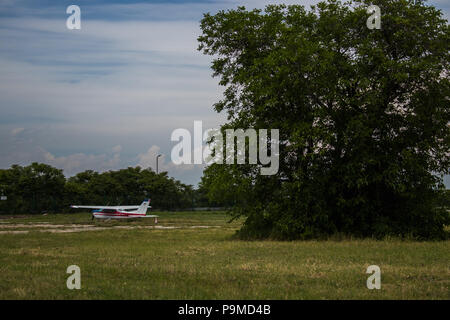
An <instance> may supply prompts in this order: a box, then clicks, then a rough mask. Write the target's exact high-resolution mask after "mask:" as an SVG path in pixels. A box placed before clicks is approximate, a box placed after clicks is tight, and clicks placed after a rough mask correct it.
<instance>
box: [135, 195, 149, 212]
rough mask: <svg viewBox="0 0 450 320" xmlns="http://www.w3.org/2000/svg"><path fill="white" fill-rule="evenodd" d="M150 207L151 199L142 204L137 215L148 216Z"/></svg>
mask: <svg viewBox="0 0 450 320" xmlns="http://www.w3.org/2000/svg"><path fill="white" fill-rule="evenodd" d="M149 205H150V199H145V200H144V202H142V204H141V205H140V207H139V208H138V210H137V213H139V214H147V209H148V206H149Z"/></svg>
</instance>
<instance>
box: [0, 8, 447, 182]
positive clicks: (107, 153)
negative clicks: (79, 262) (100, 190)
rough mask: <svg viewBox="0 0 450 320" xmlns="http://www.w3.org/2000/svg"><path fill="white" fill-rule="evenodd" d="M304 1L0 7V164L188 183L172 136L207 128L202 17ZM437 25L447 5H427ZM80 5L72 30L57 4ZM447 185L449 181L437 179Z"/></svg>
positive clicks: (197, 169) (216, 118)
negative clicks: (176, 161) (119, 172)
mask: <svg viewBox="0 0 450 320" xmlns="http://www.w3.org/2000/svg"><path fill="white" fill-rule="evenodd" d="M317 2H318V1H315V0H308V1H291V0H285V1H269V0H262V1H257V0H242V1H239V0H220V1H213V0H200V1H182V0H172V1H120V0H108V1H94V0H71V1H49V0H46V1H37V0H0V70H1V72H0V115H1V116H0V150H1V151H0V167H1V168H7V167H9V166H10V165H12V164H14V163H18V164H22V165H25V164H29V163H30V162H32V161H39V162H45V163H48V164H51V165H53V166H56V167H58V168H62V169H64V171H65V173H66V175H73V174H75V173H77V172H80V171H83V170H87V169H93V170H98V171H104V170H110V169H119V168H124V167H127V166H137V165H140V166H142V167H152V168H155V157H156V155H157V154H158V153H161V154H163V157H162V158H161V160H160V168H162V169H163V170H167V171H168V172H169V174H170V175H171V176H173V177H175V178H177V179H180V180H181V181H183V182H185V183H189V184H196V183H197V182H198V181H199V179H200V177H201V174H202V170H203V167H202V166H198V165H184V166H175V165H173V164H172V163H171V161H170V152H171V149H172V147H173V146H174V144H175V143H173V142H171V141H170V136H171V133H172V131H173V130H175V129H177V128H186V129H188V130H190V131H191V132H193V123H194V120H202V121H203V124H204V128H205V129H206V128H214V127H218V126H219V125H220V124H222V123H224V122H225V121H226V118H225V115H222V114H217V113H216V112H214V111H213V109H212V105H213V103H214V102H216V101H217V100H219V99H220V97H221V93H222V88H220V87H219V86H218V83H217V80H216V79H213V78H212V77H211V70H210V68H209V66H210V62H211V61H210V58H209V57H205V56H203V55H202V54H201V53H200V52H198V51H197V50H196V48H197V46H198V44H197V40H196V39H197V37H198V35H199V34H200V29H199V20H200V19H201V18H202V15H203V13H204V12H216V11H218V10H220V9H228V8H235V7H237V6H238V5H245V6H246V7H248V8H254V7H258V8H263V7H264V6H265V5H266V4H269V3H287V4H293V3H296V4H302V5H305V6H309V5H310V4H314V3H317ZM429 3H432V4H434V5H436V6H437V7H438V8H441V9H442V10H443V11H444V13H445V16H446V17H447V19H448V16H449V12H450V5H449V3H450V1H442V0H435V1H430V2H429ZM71 4H76V5H78V6H80V8H81V21H82V22H81V30H68V29H67V28H66V19H67V17H68V15H67V14H66V8H67V7H68V6H69V5H71ZM447 185H449V186H450V179H447Z"/></svg>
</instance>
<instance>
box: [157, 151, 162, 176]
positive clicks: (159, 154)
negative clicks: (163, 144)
mask: <svg viewBox="0 0 450 320" xmlns="http://www.w3.org/2000/svg"><path fill="white" fill-rule="evenodd" d="M159 157H161V155H160V154H158V155H157V156H156V174H158V173H159V168H158V160H159Z"/></svg>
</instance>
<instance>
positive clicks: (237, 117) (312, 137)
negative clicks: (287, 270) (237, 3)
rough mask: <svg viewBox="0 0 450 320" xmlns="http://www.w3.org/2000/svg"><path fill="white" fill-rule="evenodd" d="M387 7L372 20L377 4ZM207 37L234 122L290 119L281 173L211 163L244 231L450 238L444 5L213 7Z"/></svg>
mask: <svg viewBox="0 0 450 320" xmlns="http://www.w3.org/2000/svg"><path fill="white" fill-rule="evenodd" d="M371 4H374V5H378V6H379V7H380V8H381V17H382V20H381V30H377V29H374V30H370V29H369V28H368V27H367V26H366V21H367V19H368V17H369V16H370V14H368V13H367V12H366V9H367V7H368V6H369V5H371ZM201 29H202V35H201V36H200V37H199V42H200V47H199V50H202V51H203V52H204V53H205V54H207V55H211V56H213V57H214V61H213V64H212V69H213V71H214V76H218V77H220V84H221V85H223V86H225V87H226V90H225V94H224V98H223V100H222V101H220V102H218V103H216V104H215V109H216V110H217V111H218V112H221V111H226V112H227V113H228V118H229V122H228V123H227V124H226V127H228V128H244V129H245V128H255V129H262V128H264V129H271V128H272V129H279V130H280V170H279V172H278V174H277V175H274V176H261V175H260V173H259V169H258V166H257V165H211V166H210V167H208V168H207V170H206V171H205V176H204V179H203V184H204V186H205V187H206V189H207V190H208V193H209V196H210V198H211V199H215V200H219V199H220V200H221V201H228V202H231V203H234V209H233V213H234V215H235V216H241V215H242V216H245V217H247V218H246V222H245V225H244V227H243V228H242V229H241V230H240V232H239V234H240V236H241V237H243V238H265V237H273V238H279V239H306V238H314V237H321V236H326V235H329V234H334V233H344V234H351V235H356V236H375V237H383V236H385V235H400V236H412V237H416V238H439V237H442V236H444V226H445V225H448V224H449V222H450V218H449V214H448V212H446V210H445V209H443V208H442V206H440V205H439V204H440V203H441V201H440V196H441V195H442V193H443V192H442V189H443V184H442V178H441V175H443V174H449V173H450V172H449V171H450V169H449V167H450V165H449V164H450V150H449V146H450V126H449V123H450V108H449V98H448V97H449V95H450V84H449V77H448V74H449V73H448V72H449V44H450V32H449V30H450V29H449V26H448V25H447V21H446V20H445V19H443V18H442V13H441V12H440V11H439V10H437V9H436V8H434V7H433V6H428V5H424V4H423V3H422V2H420V1H417V4H415V3H414V2H413V1H407V0H371V1H366V0H364V1H362V2H360V1H350V2H346V3H341V2H339V1H332V0H330V1H328V2H322V3H320V4H318V5H317V6H315V7H313V8H312V10H309V11H307V10H305V8H304V7H303V6H298V5H292V6H284V5H279V6H267V7H266V9H265V10H252V11H248V10H246V9H245V8H243V7H240V8H238V9H236V10H228V11H220V12H218V13H217V14H215V15H211V14H206V15H205V16H204V18H203V20H202V22H201Z"/></svg>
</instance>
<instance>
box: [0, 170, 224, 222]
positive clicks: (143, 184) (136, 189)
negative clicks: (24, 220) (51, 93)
mask: <svg viewBox="0 0 450 320" xmlns="http://www.w3.org/2000/svg"><path fill="white" fill-rule="evenodd" d="M0 192H1V193H2V195H3V196H6V197H7V200H5V201H0V213H1V214H35V213H44V212H50V213H59V212H68V211H69V210H70V205H72V204H85V205H110V206H114V205H134V204H140V203H141V202H142V201H143V200H144V199H145V198H150V199H152V201H151V206H152V208H153V209H157V210H180V209H187V208H193V207H208V206H211V205H216V206H217V205H218V204H217V203H212V202H210V201H209V200H208V199H207V197H206V193H205V192H204V188H202V187H200V188H198V189H194V188H193V186H191V185H186V184H183V183H181V182H180V181H178V180H175V179H174V178H171V177H169V176H168V175H167V172H162V173H159V174H157V173H155V172H154V171H153V170H151V169H142V168H140V167H134V168H133V167H130V168H127V169H122V170H117V171H108V172H103V173H99V172H95V171H92V170H87V171H84V172H81V173H78V174H76V175H75V176H72V177H69V178H66V177H65V176H64V173H63V170H60V169H57V168H54V167H52V166H50V165H47V164H43V163H32V164H31V165H28V166H19V165H13V166H11V168H9V169H0Z"/></svg>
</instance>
